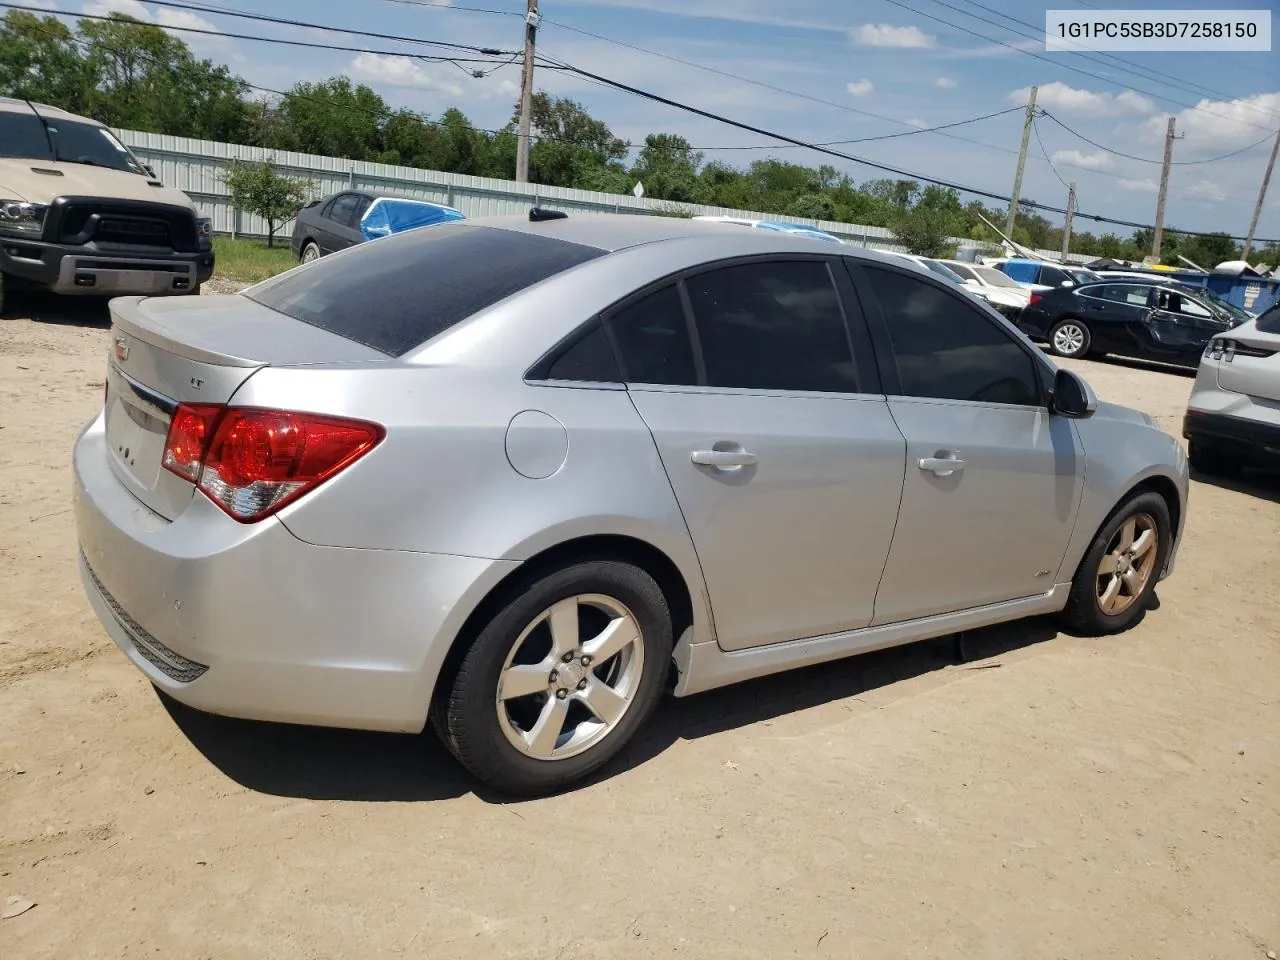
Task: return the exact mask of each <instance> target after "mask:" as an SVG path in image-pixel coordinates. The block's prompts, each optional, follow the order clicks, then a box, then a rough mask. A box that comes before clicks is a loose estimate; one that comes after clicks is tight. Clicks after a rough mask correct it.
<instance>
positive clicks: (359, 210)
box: [351, 197, 373, 227]
mask: <svg viewBox="0 0 1280 960" xmlns="http://www.w3.org/2000/svg"><path fill="white" fill-rule="evenodd" d="M372 203H373V197H358V198H357V199H356V206H355V209H354V210H353V211H352V212H351V226H353V227H358V226H360V220H361V219H362V218H363V217H364V215H365V213H367V212H368V210H369V205H370V204H372Z"/></svg>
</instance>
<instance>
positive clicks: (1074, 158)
mask: <svg viewBox="0 0 1280 960" xmlns="http://www.w3.org/2000/svg"><path fill="white" fill-rule="evenodd" d="M1050 159H1052V160H1053V162H1054V163H1069V164H1071V165H1072V166H1074V167H1084V168H1085V169H1086V170H1106V169H1107V168H1108V167H1110V166H1111V155H1110V154H1108V153H1107V152H1106V151H1105V150H1099V151H1098V152H1097V153H1081V152H1080V151H1079V150H1055V151H1054V152H1053V156H1052V157H1051V158H1050Z"/></svg>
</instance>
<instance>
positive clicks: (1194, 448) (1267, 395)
mask: <svg viewBox="0 0 1280 960" xmlns="http://www.w3.org/2000/svg"><path fill="white" fill-rule="evenodd" d="M1182 435H1183V436H1184V437H1186V438H1187V441H1188V446H1189V457H1190V460H1191V465H1192V466H1193V467H1194V468H1195V469H1196V470H1199V471H1201V472H1202V473H1210V474H1219V475H1224V476H1231V475H1234V474H1237V473H1239V472H1240V470H1241V469H1242V468H1244V467H1246V466H1251V465H1256V466H1267V465H1280V303H1277V304H1274V305H1273V306H1272V307H1271V308H1270V309H1269V310H1267V311H1266V312H1264V313H1263V314H1262V315H1261V316H1259V317H1257V318H1255V319H1253V320H1250V321H1248V322H1247V323H1242V324H1241V325H1240V326H1238V327H1235V328H1233V329H1231V330H1228V331H1226V332H1224V333H1220V334H1218V335H1217V336H1215V337H1214V338H1213V339H1212V340H1210V341H1209V346H1208V347H1207V348H1206V349H1205V352H1204V357H1203V358H1202V359H1201V361H1200V368H1199V372H1198V373H1197V374H1196V383H1195V387H1194V388H1193V389H1192V391H1191V400H1190V401H1189V402H1188V404H1187V415H1186V417H1185V418H1184V419H1183V422H1182Z"/></svg>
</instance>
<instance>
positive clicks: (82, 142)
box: [0, 111, 146, 176]
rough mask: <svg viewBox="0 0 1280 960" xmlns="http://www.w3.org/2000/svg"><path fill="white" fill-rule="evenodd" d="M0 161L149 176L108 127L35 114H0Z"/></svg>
mask: <svg viewBox="0 0 1280 960" xmlns="http://www.w3.org/2000/svg"><path fill="white" fill-rule="evenodd" d="M50 145H52V147H51V146H50ZM0 157H21V158H23V159H27V158H30V159H32V160H62V161H64V162H66V163H83V164H86V165H88V166H94V167H107V168H108V169H111V170H123V171H125V172H126V173H140V174H142V175H143V176H145V175H146V170H144V169H143V167H142V164H141V163H139V162H138V160H137V158H136V157H134V155H133V154H132V153H130V152H129V148H128V147H126V146H125V145H124V144H123V143H121V142H120V141H119V140H117V139H116V137H115V134H113V133H112V132H111V131H110V130H108V129H107V128H106V127H99V126H97V125H96V124H91V123H80V122H79V121H76V120H55V119H47V120H44V121H43V122H42V121H41V119H40V118H39V117H37V116H36V115H35V114H33V113H9V112H7V111H5V112H0Z"/></svg>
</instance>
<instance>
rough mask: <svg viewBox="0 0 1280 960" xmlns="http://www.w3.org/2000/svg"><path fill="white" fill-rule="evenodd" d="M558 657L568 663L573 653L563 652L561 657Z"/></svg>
mask: <svg viewBox="0 0 1280 960" xmlns="http://www.w3.org/2000/svg"><path fill="white" fill-rule="evenodd" d="M560 659H561V660H563V661H564V662H565V663H568V662H569V661H570V660H572V659H573V654H572V653H566V654H565V655H564V656H563V657H561V658H560Z"/></svg>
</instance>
